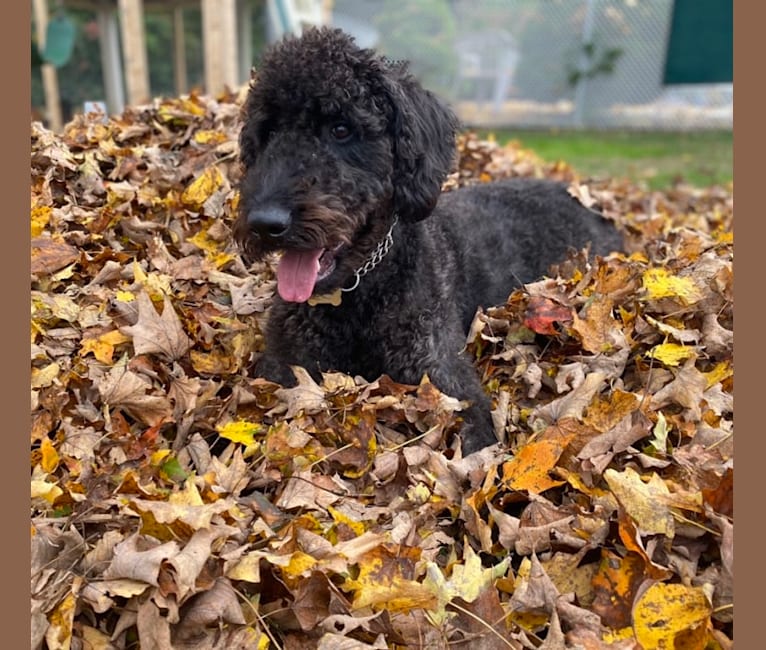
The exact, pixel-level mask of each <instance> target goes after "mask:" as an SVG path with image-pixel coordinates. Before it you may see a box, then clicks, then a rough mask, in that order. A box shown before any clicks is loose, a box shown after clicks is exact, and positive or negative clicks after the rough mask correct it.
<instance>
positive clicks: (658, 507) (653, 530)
mask: <svg viewBox="0 0 766 650" xmlns="http://www.w3.org/2000/svg"><path fill="white" fill-rule="evenodd" d="M604 478H605V479H606V482H607V484H608V485H609V489H610V490H611V491H612V493H613V494H614V496H615V497H617V500H618V501H619V502H620V504H621V505H622V507H623V508H625V511H626V512H627V513H628V515H629V516H630V518H631V519H632V520H633V521H634V522H635V523H636V526H638V528H639V531H640V533H641V534H643V535H658V534H659V535H667V536H668V537H673V535H674V533H675V525H674V521H673V515H672V514H671V512H670V509H669V507H668V505H667V504H668V501H669V497H670V490H668V487H667V485H665V482H664V481H663V480H662V479H661V478H660V477H659V476H658V475H657V474H654V473H653V474H652V475H651V478H650V479H649V481H648V482H646V483H645V482H644V481H643V480H642V479H641V476H640V475H639V474H638V472H636V471H635V470H633V469H631V468H630V467H628V468H626V469H625V470H624V471H622V472H618V471H616V470H614V469H607V470H606V471H605V472H604Z"/></svg>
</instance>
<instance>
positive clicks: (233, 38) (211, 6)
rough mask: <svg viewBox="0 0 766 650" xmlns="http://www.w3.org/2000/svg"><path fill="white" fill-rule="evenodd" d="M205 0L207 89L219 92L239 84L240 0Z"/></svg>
mask: <svg viewBox="0 0 766 650" xmlns="http://www.w3.org/2000/svg"><path fill="white" fill-rule="evenodd" d="M201 1H202V40H203V44H204V53H205V91H206V92H207V93H208V94H211V95H216V94H218V93H220V92H221V91H223V90H224V88H225V87H226V86H228V87H229V88H231V89H232V90H233V89H234V88H236V87H237V85H238V82H237V26H236V17H237V10H236V4H237V3H236V0H201Z"/></svg>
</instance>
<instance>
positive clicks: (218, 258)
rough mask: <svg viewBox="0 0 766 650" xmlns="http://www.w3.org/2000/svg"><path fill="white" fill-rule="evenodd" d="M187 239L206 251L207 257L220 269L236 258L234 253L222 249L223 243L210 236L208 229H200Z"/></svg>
mask: <svg viewBox="0 0 766 650" xmlns="http://www.w3.org/2000/svg"><path fill="white" fill-rule="evenodd" d="M187 241H190V242H191V243H192V244H194V245H195V246H196V247H197V248H199V249H201V250H203V251H205V257H206V258H207V259H208V260H209V261H210V262H212V263H213V264H214V265H215V267H216V268H218V269H220V268H221V267H223V266H225V265H226V264H228V263H229V262H231V260H233V259H234V255H232V254H231V253H226V252H225V251H223V250H221V249H222V248H223V244H222V243H221V242H219V241H216V240H215V239H213V238H212V237H210V236H209V235H208V234H207V231H206V230H200V231H199V232H198V233H197V234H196V235H194V236H193V237H189V238H188V240H187Z"/></svg>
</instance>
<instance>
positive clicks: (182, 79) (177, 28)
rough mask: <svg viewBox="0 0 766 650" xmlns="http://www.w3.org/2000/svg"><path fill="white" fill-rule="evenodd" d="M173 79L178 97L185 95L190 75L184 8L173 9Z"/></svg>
mask: <svg viewBox="0 0 766 650" xmlns="http://www.w3.org/2000/svg"><path fill="white" fill-rule="evenodd" d="M173 79H174V82H175V89H176V95H184V94H185V93H186V91H187V87H188V73H187V72H186V39H185V37H184V10H183V7H173Z"/></svg>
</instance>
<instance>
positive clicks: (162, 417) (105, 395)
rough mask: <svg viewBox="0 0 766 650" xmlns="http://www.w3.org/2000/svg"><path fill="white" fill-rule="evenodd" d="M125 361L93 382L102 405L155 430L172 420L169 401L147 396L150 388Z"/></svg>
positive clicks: (159, 396) (161, 397)
mask: <svg viewBox="0 0 766 650" xmlns="http://www.w3.org/2000/svg"><path fill="white" fill-rule="evenodd" d="M127 364H128V360H127V357H123V358H122V360H121V361H120V362H119V363H117V364H115V365H114V367H113V368H112V369H111V370H110V371H109V373H108V374H107V375H106V376H105V377H103V378H102V379H101V380H99V381H98V382H96V385H97V387H98V392H99V393H100V394H101V399H102V400H103V402H104V404H106V405H108V406H110V407H122V408H124V409H126V410H127V411H128V412H129V413H130V414H131V415H133V416H134V417H136V418H137V419H139V420H141V421H142V422H145V423H146V424H149V425H150V426H156V425H159V424H161V423H162V422H166V421H169V420H170V419H171V418H172V413H173V410H172V407H171V405H170V401H169V400H168V399H167V397H165V396H164V395H150V394H148V392H149V391H150V390H151V388H152V387H151V385H150V384H149V382H147V381H146V380H145V379H142V378H141V377H140V376H139V375H138V374H137V373H135V372H133V371H132V370H129V369H128V367H127Z"/></svg>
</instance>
